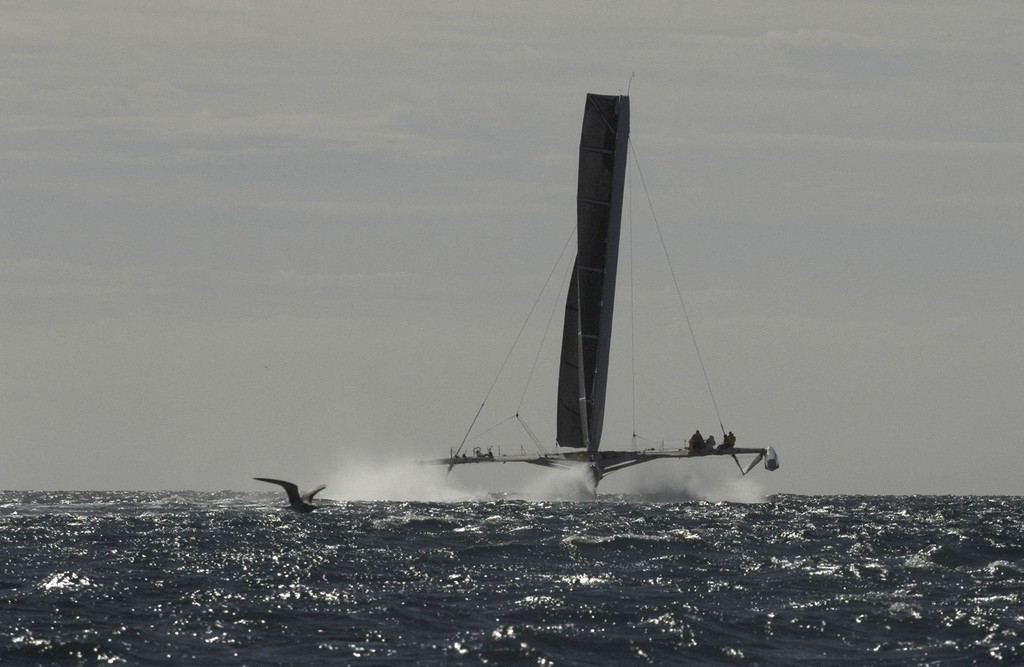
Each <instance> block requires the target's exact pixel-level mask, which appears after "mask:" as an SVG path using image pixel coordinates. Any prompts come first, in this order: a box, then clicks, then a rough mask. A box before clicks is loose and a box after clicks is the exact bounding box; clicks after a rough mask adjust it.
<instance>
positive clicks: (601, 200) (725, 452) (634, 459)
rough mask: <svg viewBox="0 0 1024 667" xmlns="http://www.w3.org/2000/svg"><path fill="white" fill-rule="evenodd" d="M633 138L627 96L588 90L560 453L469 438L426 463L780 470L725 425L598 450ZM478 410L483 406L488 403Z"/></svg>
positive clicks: (595, 474) (594, 474)
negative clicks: (712, 460) (710, 461)
mask: <svg viewBox="0 0 1024 667" xmlns="http://www.w3.org/2000/svg"><path fill="white" fill-rule="evenodd" d="M628 141H629V97H628V96H625V95H593V94H590V95H587V102H586V109H585V111H584V115H583V131H582V136H581V138H580V158H579V186H578V190H577V196H576V202H577V230H576V238H577V255H576V261H575V264H574V266H573V268H572V274H571V278H570V283H569V290H568V294H567V296H566V304H565V322H564V326H563V330H562V353H561V364H560V368H559V374H558V406H557V438H556V443H557V446H558V448H559V450H558V451H556V452H554V453H540V454H538V455H526V454H521V455H504V454H501V453H500V452H499V453H498V454H494V453H493V451H492V450H490V449H489V450H487V451H486V452H484V451H482V450H481V449H480V448H479V447H475V448H474V449H473V451H472V453H471V454H469V453H466V452H464V451H463V450H464V448H465V445H466V440H465V439H463V441H462V444H460V445H459V447H458V448H457V449H456V448H453V449H452V451H451V452H450V454H451V456H449V457H448V458H444V459H435V460H432V461H426V463H432V464H439V465H445V466H448V470H449V471H451V469H452V468H453V467H454V466H457V465H465V464H470V463H530V464H534V465H540V466H545V467H550V468H577V469H578V468H581V467H582V468H585V469H586V471H587V472H588V473H589V477H590V480H591V481H592V484H593V489H594V490H596V488H597V484H598V483H599V482H600V481H601V478H602V477H604V476H605V475H607V474H609V473H612V472H615V471H616V470H622V469H623V468H628V467H630V466H635V465H639V464H641V463H646V462H648V461H654V460H656V459H665V458H677V459H682V458H694V457H703V456H731V457H732V458H733V459H734V460H735V461H736V464H737V465H738V466H739V468H740V470H741V472H742V473H743V474H744V475H746V474H747V473H748V472H750V471H751V470H752V469H753V468H754V466H755V465H757V464H758V463H759V462H760V461H762V460H763V461H764V463H765V468H767V469H768V470H775V469H777V468H778V466H779V463H778V456H777V455H776V453H775V450H774V449H772V448H771V447H764V448H749V447H748V448H745V447H735V446H734V445H733V444H732V443H733V442H734V438H729V437H726V434H725V432H724V431H725V429H724V427H723V429H722V431H723V434H722V435H723V443H722V444H721V445H719V446H718V447H713V446H712V447H694V446H691V447H687V448H674V449H666V448H664V447H662V448H654V447H652V448H648V449H641V450H634V451H601V450H600V445H601V431H602V426H603V421H604V401H605V393H606V392H605V390H606V387H607V381H608V357H609V349H610V344H611V333H612V310H613V306H614V297H615V274H616V268H617V264H618V255H619V231H620V228H621V220H622V200H623V190H624V183H625V173H626V158H627V149H628ZM485 400H486V399H485ZM480 407H481V409H483V405H481V406H480ZM479 414H480V412H479V411H478V412H477V416H479ZM475 421H476V419H475V418H474V423H475ZM472 428H473V427H472V425H471V426H470V430H472ZM466 435H467V437H468V435H469V433H468V432H467V434H466ZM729 435H731V434H729ZM700 444H702V443H700ZM738 455H753V456H754V459H753V460H752V461H751V462H750V463H748V464H747V465H746V466H744V465H743V464H741V463H740V460H739V458H737V456H738Z"/></svg>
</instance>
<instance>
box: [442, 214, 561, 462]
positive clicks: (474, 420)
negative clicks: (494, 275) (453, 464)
mask: <svg viewBox="0 0 1024 667" xmlns="http://www.w3.org/2000/svg"><path fill="white" fill-rule="evenodd" d="M575 233H576V226H575V225H573V228H572V232H570V234H569V236H568V237H567V238H566V239H565V245H563V246H562V252H561V253H559V255H558V261H556V262H555V265H554V266H552V267H551V272H550V273H548V277H547V279H546V280H545V281H544V285H543V286H542V287H541V288H540V292H539V293H538V294H537V298H536V299H535V300H534V302H533V305H532V306H530V312H529V314H527V316H526V319H525V320H524V321H523V326H522V327H520V328H519V333H517V334H516V337H515V340H513V341H512V346H511V347H510V348H509V350H508V354H506V355H505V359H504V361H502V362H501V367H500V368H499V369H498V372H497V374H496V375H495V376H494V381H493V382H491V386H490V388H489V389H488V390H487V393H486V394H485V395H484V400H483V401H481V402H480V407H479V408H477V410H476V414H475V415H473V421H471V422H470V423H469V428H468V429H466V435H464V436H462V442H460V443H459V447H458V449H456V450H455V456H456V457H457V456H458V455H459V454H460V453H461V452H462V448H463V447H465V446H466V440H467V439H468V438H469V434H470V433H472V431H473V427H474V426H475V425H476V420H477V419H479V418H480V413H481V412H483V410H484V405H486V404H487V399H489V398H490V397H491V393H492V392H493V391H494V387H495V385H497V384H498V380H499V379H500V378H501V374H502V372H503V371H504V370H505V366H506V365H507V364H508V360H509V359H510V358H511V357H512V353H513V352H514V351H515V349H516V346H517V345H518V344H519V339H520V338H521V337H522V335H523V331H525V330H526V325H527V324H529V323H530V319H531V318H532V317H533V312H534V311H535V310H536V309H537V304H538V303H539V302H540V298H541V296H543V295H544V290H545V289H547V286H548V283H550V282H551V276H553V275H554V274H555V269H557V268H558V264H559V262H560V261H561V259H562V256H563V255H565V249H566V248H567V247H568V246H569V241H571V240H572V237H573V234H575Z"/></svg>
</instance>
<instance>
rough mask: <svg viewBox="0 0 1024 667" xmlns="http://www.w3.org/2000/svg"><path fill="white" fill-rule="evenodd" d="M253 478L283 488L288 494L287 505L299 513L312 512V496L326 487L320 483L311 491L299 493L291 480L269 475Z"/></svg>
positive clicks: (314, 507) (314, 506) (313, 508)
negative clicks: (273, 477) (287, 480)
mask: <svg viewBox="0 0 1024 667" xmlns="http://www.w3.org/2000/svg"><path fill="white" fill-rule="evenodd" d="M253 479H255V480H257V481H260V482H270V483H271V484H277V485H278V486H280V487H282V488H284V491H285V493H287V494H288V506H289V507H291V508H292V509H293V510H295V511H296V512H299V513H303V512H312V511H313V510H315V509H316V505H314V504H313V496H315V495H316V494H318V493H320V492H321V491H323V490H324V489H326V488H327V486H326V485H324V484H321V485H320V486H318V487H316V488H315V489H313V490H311V491H306V492H305V493H303V494H302V495H299V487H297V486H295V485H294V484H292V483H291V482H286V481H284V480H281V479H270V478H269V477H253Z"/></svg>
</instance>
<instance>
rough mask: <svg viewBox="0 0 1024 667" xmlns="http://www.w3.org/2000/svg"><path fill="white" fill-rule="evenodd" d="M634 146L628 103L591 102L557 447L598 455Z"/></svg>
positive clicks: (600, 98)
mask: <svg viewBox="0 0 1024 667" xmlns="http://www.w3.org/2000/svg"><path fill="white" fill-rule="evenodd" d="M628 139H629V98H628V97H626V96H623V95H587V104H586V109H585V111H584V113H583V132H582V135H581V137H580V165H579V186H578V189H577V192H576V243H577V251H576V263H575V265H574V266H573V272H572V278H571V281H570V284H569V293H568V295H567V297H566V301H565V326H564V327H563V329H562V360H561V366H560V367H559V371H558V433H557V441H558V444H559V445H560V446H562V447H582V448H586V449H587V450H588V451H591V452H594V451H597V449H598V447H599V446H600V443H601V427H602V425H603V422H604V397H605V388H606V386H607V384H608V352H609V349H610V345H611V336H612V310H613V306H614V303H615V269H616V265H617V264H618V258H619V230H620V228H621V222H622V191H623V185H624V183H625V177H626V149H627V141H628Z"/></svg>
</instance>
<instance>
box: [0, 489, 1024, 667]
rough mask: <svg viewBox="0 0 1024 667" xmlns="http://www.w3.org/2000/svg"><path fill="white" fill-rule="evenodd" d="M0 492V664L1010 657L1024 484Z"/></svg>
mask: <svg viewBox="0 0 1024 667" xmlns="http://www.w3.org/2000/svg"><path fill="white" fill-rule="evenodd" d="M280 500H281V498H279V494H276V493H266V494H264V493H258V494H257V493H234V492H225V493H194V492H180V493H171V492H164V493H128V492H59V493H53V492H47V493H41V492H0V531H2V535H3V542H2V546H0V664H5V665H6V664H19V663H20V664H48V663H63V664H67V663H75V662H84V663H95V662H113V663H118V662H126V663H165V664H181V663H190V662H191V663H197V664H204V665H205V664H314V663H319V664H323V663H328V664H356V663H360V664H382V663H408V664H443V663H450V664H538V665H593V664H741V663H742V664H809V665H833V664H854V665H861V664H881V665H905V664H1022V663H1024V593H1022V591H1024V530H1022V529H1024V519H1022V516H1024V512H1022V510H1024V499H1022V498H1018V497H953V496H870V497H869V496H776V497H773V498H771V499H770V500H769V501H768V502H765V503H759V504H749V505H745V504H732V503H708V502H701V501H692V502H677V503H654V502H647V501H644V500H643V499H641V498H632V497H631V498H624V497H616V496H611V497H601V498H599V499H598V500H597V501H594V502H527V501H520V500H491V501H484V500H481V501H474V502H447V503H441V502H420V503H412V502H342V503H337V504H335V505H327V506H326V507H324V508H323V509H322V510H320V511H318V512H315V513H313V514H309V515H295V514H292V513H291V512H287V511H284V510H280V509H277V507H276V506H277V505H279V504H280Z"/></svg>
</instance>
